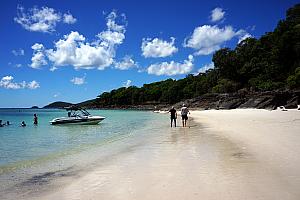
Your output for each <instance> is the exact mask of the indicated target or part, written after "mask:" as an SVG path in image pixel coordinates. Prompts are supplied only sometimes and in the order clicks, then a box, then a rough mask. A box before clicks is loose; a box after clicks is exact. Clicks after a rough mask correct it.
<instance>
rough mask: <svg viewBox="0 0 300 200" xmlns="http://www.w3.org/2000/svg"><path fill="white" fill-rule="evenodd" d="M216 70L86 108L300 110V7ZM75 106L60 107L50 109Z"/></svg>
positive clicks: (221, 57) (230, 53) (221, 56)
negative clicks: (182, 107) (283, 108)
mask: <svg viewBox="0 0 300 200" xmlns="http://www.w3.org/2000/svg"><path fill="white" fill-rule="evenodd" d="M212 61H213V63H214V66H215V67H214V69H209V70H207V71H206V72H205V73H199V74H197V75H193V74H189V75H187V76H186V78H183V79H180V80H173V79H167V80H164V81H159V82H155V83H150V84H144V85H143V86H142V87H140V88H139V87H136V86H130V87H121V88H118V89H115V90H112V91H110V92H104V93H102V94H100V95H99V96H98V97H97V98H95V99H92V100H88V101H85V102H81V103H79V104H78V105H80V106H82V107H85V108H108V109H113V108H123V109H161V108H164V109H166V108H167V107H169V106H170V105H175V106H177V107H179V106H180V105H181V104H182V103H183V102H185V103H186V104H188V105H189V107H194V108H203V109H212V108H217V109H219V108H220V109H222V108H224V109H234V108H269V109H274V108H276V107H278V106H285V107H287V108H297V107H298V105H299V104H300V4H296V5H295V6H294V7H292V8H290V9H288V10H287V12H286V19H283V20H280V21H279V22H278V24H277V27H276V28H275V29H274V31H273V32H268V33H266V34H265V35H263V36H261V38H259V39H256V38H252V37H250V38H247V39H245V40H243V41H242V42H240V43H239V44H238V45H237V46H236V48H235V49H229V48H223V49H220V50H218V51H216V52H215V53H214V55H213V58H212ZM69 105H72V104H69V103H65V102H55V103H53V104H50V105H48V106H45V107H44V108H62V107H65V106H69Z"/></svg>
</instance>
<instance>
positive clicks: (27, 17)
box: [14, 5, 76, 33]
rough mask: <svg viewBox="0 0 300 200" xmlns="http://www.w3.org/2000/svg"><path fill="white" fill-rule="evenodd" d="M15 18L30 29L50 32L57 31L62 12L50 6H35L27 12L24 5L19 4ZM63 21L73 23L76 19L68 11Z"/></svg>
mask: <svg viewBox="0 0 300 200" xmlns="http://www.w3.org/2000/svg"><path fill="white" fill-rule="evenodd" d="M14 20H15V22H17V23H18V24H20V25H21V26H22V27H23V28H25V29H26V30H28V31H36V32H44V33H50V32H54V31H55V27H56V24H57V23H59V22H60V21H61V20H62V14H61V13H59V12H57V11H55V10H54V9H53V8H48V7H42V8H40V9H39V8H38V7H34V8H30V9H28V10H27V12H26V11H25V8H24V7H23V6H20V5H18V7H17V17H15V18H14ZM63 22H64V23H68V24H72V23H75V22H76V19H75V18H74V17H73V16H72V15H71V14H70V13H68V14H64V15H63Z"/></svg>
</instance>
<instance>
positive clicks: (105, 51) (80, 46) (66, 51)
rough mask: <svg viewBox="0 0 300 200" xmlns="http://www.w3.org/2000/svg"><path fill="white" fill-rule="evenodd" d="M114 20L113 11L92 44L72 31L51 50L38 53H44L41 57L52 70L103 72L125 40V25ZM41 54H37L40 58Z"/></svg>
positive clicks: (115, 15) (114, 14) (115, 16)
mask: <svg viewBox="0 0 300 200" xmlns="http://www.w3.org/2000/svg"><path fill="white" fill-rule="evenodd" d="M116 18H117V14H116V13H115V12H114V11H113V12H111V13H110V14H109V15H108V16H107V18H106V19H107V30H104V31H102V32H100V33H99V34H97V35H96V40H95V41H94V42H92V43H89V42H87V41H86V38H85V37H84V36H83V35H81V34H80V33H78V32H77V31H72V32H71V33H70V34H67V35H64V36H63V38H62V39H60V40H59V41H57V42H55V43H54V48H53V49H47V50H44V51H41V50H40V51H39V52H41V53H43V52H44V53H43V55H46V56H47V59H48V60H49V61H50V62H51V63H52V64H53V67H52V68H51V69H53V70H55V69H57V67H60V66H67V65H71V66H74V68H75V69H93V68H97V69H99V70H103V69H105V68H106V67H108V66H110V65H111V64H112V63H113V62H114V58H115V54H116V47H117V46H118V45H120V44H122V43H123V40H124V39H125V31H126V30H125V25H119V24H117V23H116ZM39 52H36V53H39ZM41 53H40V54H38V55H39V56H40V57H42V54H41ZM34 55H35V54H34ZM36 57H37V56H36ZM37 60H38V59H37Z"/></svg>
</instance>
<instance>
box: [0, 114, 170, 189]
mask: <svg viewBox="0 0 300 200" xmlns="http://www.w3.org/2000/svg"><path fill="white" fill-rule="evenodd" d="M89 112H90V113H91V114H92V115H100V116H104V117H106V119H105V120H104V121H102V122H100V124H98V125H59V126H54V125H50V123H49V121H50V120H52V119H53V118H56V117H62V116H66V115H67V113H66V111H65V110H59V109H0V120H2V123H5V122H6V121H9V122H10V125H9V126H4V127H0V185H1V186H0V190H2V192H3V191H5V190H7V189H9V188H13V187H15V186H16V185H18V184H21V183H23V182H26V181H27V180H30V179H31V178H32V177H37V176H39V175H40V174H45V173H48V172H50V171H62V170H65V169H69V168H72V167H74V166H76V167H79V168H80V167H84V166H88V165H89V163H90V164H92V163H93V162H95V161H96V160H97V159H99V158H101V156H102V157H103V156H104V154H105V155H106V156H109V155H110V154H112V152H113V150H112V149H116V146H117V145H120V144H122V141H124V142H126V138H134V137H138V136H143V135H147V134H151V133H152V132H155V130H156V129H157V130H160V129H161V128H162V127H168V126H169V121H168V120H169V119H168V116H167V115H162V114H157V113H153V112H150V111H127V110H126V111H124V110H89ZM34 114H37V116H38V125H34V124H33V115H34ZM22 121H24V122H25V123H26V124H27V126H26V127H21V126H20V124H21V122H22ZM138 138H140V139H142V138H143V137H138ZM120 151H122V150H121V149H119V152H120Z"/></svg>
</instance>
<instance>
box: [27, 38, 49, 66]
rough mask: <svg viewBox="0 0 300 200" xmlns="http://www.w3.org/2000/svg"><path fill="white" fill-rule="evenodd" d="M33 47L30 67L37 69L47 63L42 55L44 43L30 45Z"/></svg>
mask: <svg viewBox="0 0 300 200" xmlns="http://www.w3.org/2000/svg"><path fill="white" fill-rule="evenodd" d="M31 48H32V49H33V56H32V58H31V64H30V65H29V66H30V67H32V68H34V69H39V68H40V67H41V66H43V65H47V61H46V58H45V55H44V45H42V44H39V43H35V44H34V45H32V47H31Z"/></svg>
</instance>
